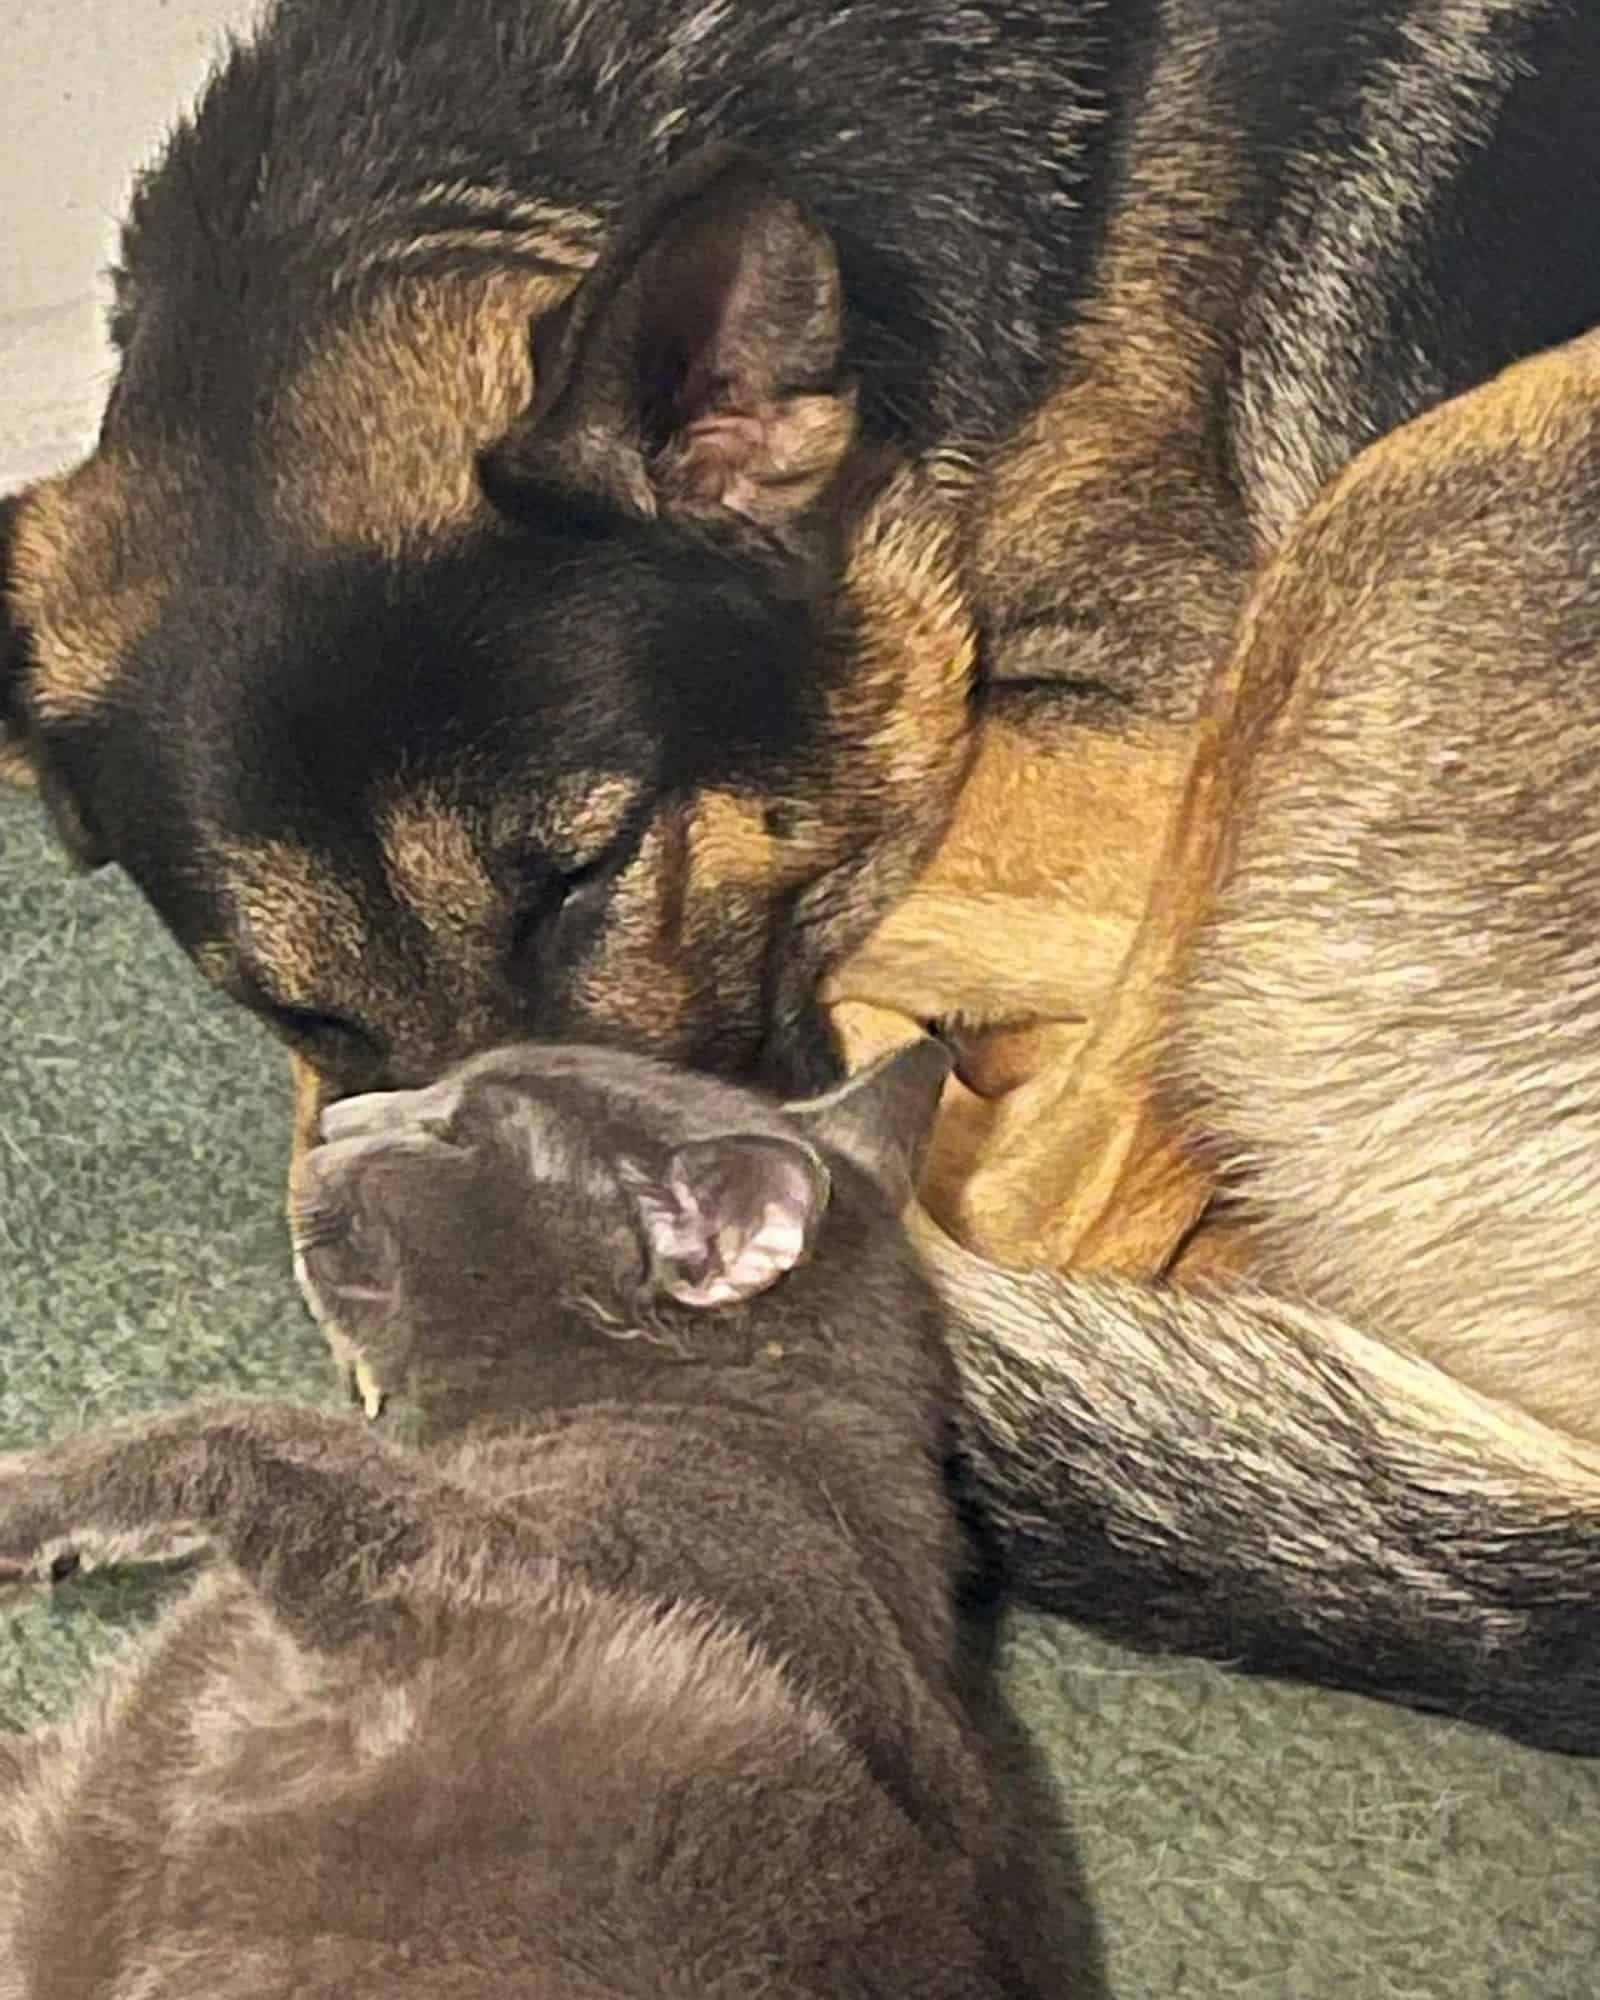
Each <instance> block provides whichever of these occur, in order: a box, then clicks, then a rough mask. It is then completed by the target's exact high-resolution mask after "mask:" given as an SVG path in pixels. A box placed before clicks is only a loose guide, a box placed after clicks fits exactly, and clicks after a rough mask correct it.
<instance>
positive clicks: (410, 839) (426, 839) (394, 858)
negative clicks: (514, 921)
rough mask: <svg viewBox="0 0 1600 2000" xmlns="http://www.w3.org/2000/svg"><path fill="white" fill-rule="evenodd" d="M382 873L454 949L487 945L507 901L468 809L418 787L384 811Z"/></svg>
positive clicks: (380, 831)
mask: <svg viewBox="0 0 1600 2000" xmlns="http://www.w3.org/2000/svg"><path fill="white" fill-rule="evenodd" d="M378 837H379V840H380V842H381V844H382V852H383V865H384V872H385V873H386V874H387V876H388V878H389V885H390V887H391V889H392V890H393V891H394V893H395V895H396V896H397V897H398V898H399V899H400V900H401V901H402V902H404V903H405V904H406V905H407V906H408V907H409V908H410V909H411V910H412V911H413V912H414V914H415V915H416V916H417V917H418V919H419V920H420V921H421V922H422V923H423V924H424V925H425V926H426V927H427V928H428V929H429V930H430V931H433V932H434V933H436V934H438V935H441V936H446V937H448V938H449V939H450V940H451V943H452V947H453V949H454V950H455V951H456V952H458V953H459V952H461V951H463V950H466V949H469V948H471V947H472V946H473V945H474V944H477V945H479V946H480V947H482V948H484V949H487V948H489V945H490V936H489V934H490V931H491V929H492V927H493V926H494V923H495V919H496V918H497V917H498V916H499V915H500V914H501V912H502V911H503V909H504V906H505V904H506V900H507V899H506V896H505V893H504V891H502V890H501V889H499V888H497V887H496V885H495V882H494V880H493V878H492V877H491V875H490V873H489V869H488V865H487V863H486V862H485V860H484V857H483V855H482V853H481V852H480V850H479V846H478V842H477V840H476V839H475V837H474V834H473V828H472V823H471V821H470V820H469V818H468V817H467V815H466V814H465V813H463V812H462V811H460V809H459V808H457V807H456V806H454V805H452V804H451V803H450V802H449V801H448V800H446V799H445V798H443V797H442V796H440V794H438V793H437V792H434V791H430V790H418V791H415V792H411V793H409V794H407V795H406V796H404V797H402V798H399V799H396V800H394V801H393V802H392V803H391V804H390V805H389V806H388V807H387V808H386V809H385V810H384V811H383V813H382V814H381V816H380V818H379V821H378Z"/></svg>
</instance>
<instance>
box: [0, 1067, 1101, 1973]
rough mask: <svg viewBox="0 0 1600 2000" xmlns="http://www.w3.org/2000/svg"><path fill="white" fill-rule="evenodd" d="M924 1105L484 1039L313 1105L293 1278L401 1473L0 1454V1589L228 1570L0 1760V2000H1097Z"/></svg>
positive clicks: (331, 1445) (369, 1439) (203, 1426)
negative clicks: (975, 1587)
mask: <svg viewBox="0 0 1600 2000" xmlns="http://www.w3.org/2000/svg"><path fill="white" fill-rule="evenodd" d="M942 1073H943V1060H942V1058H940V1057H938V1056H937V1055H935V1054H933V1053H932V1052H928V1051H919V1052H917V1053H916V1054H914V1055H913V1056H911V1057H910V1058H908V1059H902V1060H901V1061H900V1062H899V1064H898V1065H897V1066H895V1067H893V1068H891V1069H889V1070H887V1071H883V1072H880V1073H878V1074H877V1076H876V1078H875V1079H869V1080H868V1082H867V1083H866V1084H865V1085H863V1086H859V1087H858V1086H851V1087H847V1089H846V1091H845V1092H843V1093H840V1095H839V1097H838V1098H837V1100H836V1101H828V1100H824V1101H823V1107H822V1108H821V1109H820V1110H819V1111H818V1112H817V1113H816V1114H815V1115H805V1114H796V1115H793V1116H791V1115H789V1114H779V1113H776V1112H774V1111H772V1110H770V1109H768V1108H766V1107H765V1106H764V1105H763V1104H762V1102H761V1101H760V1100H758V1099H756V1098H755V1097H753V1096H751V1095H749V1094H748V1093H745V1092H742V1091H737V1090H734V1089H732V1088H730V1087H726V1086H723V1085H720V1084H716V1083H712V1082H710V1081H706V1080H701V1079H688V1078H686V1077H681V1076H675V1075H673V1074H672V1073H669V1072H665V1071H662V1070H659V1069H657V1068H655V1067H653V1066H651V1065H649V1064H645V1063H643V1062H634V1061H631V1060H630V1059H628V1058H621V1057H616V1056H597V1055H595V1054H594V1053H593V1052H588V1051H579V1050H551V1051H539V1052H526V1051H524V1052H516V1051H513V1052H510V1053H509V1054H507V1055H504V1056H494V1057H490V1058H487V1059H484V1060H482V1061H480V1062H479V1063H478V1064H477V1065H475V1066H474V1067H473V1069H472V1070H471V1071H469V1072H468V1073H467V1074H466V1076H465V1078H464V1079H463V1078H456V1079H450V1080H447V1082H446V1083H445V1084H442V1085H439V1086H435V1087H434V1088H433V1089H432V1090H430V1091H426V1092H415V1093H404V1094H401V1095H399V1096H396V1097H385V1098H374V1099H356V1100H352V1102H351V1103H350V1104H349V1105H346V1106H342V1107H340V1108H339V1109H338V1111H337V1112H336V1113H333V1114H330V1124H332V1125H333V1131H334V1138H333V1143H331V1144H329V1145H327V1146H324V1147H323V1148H321V1149H319V1150H318V1151H317V1152H316V1153H314V1154H313V1155H312V1156H311V1157H312V1161H313V1172H312V1175H311V1181H310V1188H309V1205H308V1207H307V1209H306V1211H305V1213H304V1214H303V1216H302V1218H301V1240H302V1251H301V1259H302V1269H303V1277H304V1282H305V1284H306V1287H307V1290H308V1294H309V1296H310V1297H311V1298H312V1301H313V1303H314V1305H315V1306H316V1308H317V1309H318V1311H319V1312H320V1313H322V1314H323V1315H324V1316H325V1317H326V1318H327V1319H328V1320H329V1321H330V1322H332V1323H334V1324H335V1325H336V1329H337V1330H336V1332H335V1333H334V1340H335V1346H336V1348H337V1347H341V1346H347V1351H348V1353H349V1354H350V1355H352V1356H359V1359H360V1364H361V1374H362V1379H363V1381H364V1382H365V1383H366V1384H367V1385H368V1387H369V1389H370V1388H372V1386H373V1385H377V1386H378V1387H381V1389H382V1390H383V1391H384V1392H385V1393H387V1394H389V1395H391V1396H392V1397H393V1398H394V1399H395V1401H396V1403H397V1404H406V1405H409V1407H410V1408H411V1410H412V1411H413V1412H414V1413H415V1417H416V1419H417V1420H418V1421H419V1422H420V1429H421V1435H422V1444H423V1448H421V1449H418V1448H415V1447H414V1446H412V1445H404V1444H400V1443H397V1442H391V1441H390V1440H388V1439H386V1438H384V1437H382V1436H380V1435H378V1434H377V1433H375V1432H374V1431H372V1430H370V1429H368V1428H366V1427H364V1426H362V1425H360V1424H359V1423H356V1422H354V1421H352V1420H349V1419H341V1418H337V1417H333V1416H328V1415H324V1414H321V1413H318V1412H315V1411H310V1410H301V1409H294V1408H290V1407H285V1406H280V1405H271V1404H256V1403H248V1402H244V1403H239V1404H235V1405H226V1406H221V1407H216V1406H213V1407H210V1408H207V1407H204V1406H202V1407H199V1408H196V1409H191V1410H182V1411H177V1412H174V1413H172V1414H170V1415H167V1416H162V1417H158V1418H155V1419H148V1420H142V1421H139V1422H136V1423H133V1424H130V1425H125V1426H121V1427H118V1428H115V1429H107V1430H100V1431H98V1432H91V1433H89V1434H87V1435H85V1436H83V1437H80V1438H77V1439H73V1440H71V1441H69V1442H67V1443H66V1444H64V1445H61V1446H57V1447H54V1448H51V1449H48V1450H44V1451H39V1452H34V1453H23V1454H16V1455H13V1456H12V1457H11V1458H9V1459H4V1460H0V1562H9V1563H10V1564H12V1565H14V1566H18V1567H20V1568H21V1569H22V1570H23V1571H24V1572H25V1573H27V1574H33V1575H36V1574H38V1573H40V1572H41V1571H43V1572H45V1573H48V1572H49V1571H50V1568H51V1565H52V1564H54V1565H55V1566H56V1568H57V1569H58V1570H59V1568H60V1567H61V1564H62V1557H63V1551H64V1550H67V1549H71V1550H72V1551H73V1552H74V1554H75V1555H96V1554H98V1555H100V1556H102V1557H110V1558H113V1559H114V1558H116V1557H118V1556H121V1557H127V1556H129V1555H138V1554H149V1553H152V1552H154V1551H155V1550H157V1549H159V1548H161V1547H164V1546H171V1545H172V1543H173V1540H174V1538H175V1537H180V1538H181V1537H183V1536H184V1535H191V1534H198V1535H199V1536H201V1537H203V1538H204V1539H205V1540H206V1541H207V1542H209V1543H210V1544H211V1546H212V1547H213V1548H214V1549H215V1550H216V1551H217V1553H218V1555H219V1556H220V1557H221V1558H223V1560H222V1561H221V1562H220V1563H219V1564H218V1566H217V1567H216V1568H215V1569H214V1570H213V1571H212V1572H211V1573H210V1574H209V1575H208V1576H207V1577H206V1578H205V1579H204V1580H203V1581H202V1582H201V1583H200V1585H199V1586H198V1587H197V1588H196V1589H195V1590H194V1591H193V1592H192V1594H191V1595H190V1596H189V1597H188V1599H187V1600H186V1601H185V1602H184V1603H183V1605H182V1606H181V1607H179V1609H178V1610H177V1611H176V1612H175V1613H174V1614H172V1615H171V1616H170V1617H169V1618H168V1619H167V1620H166V1622H165V1623H164V1624H163V1625H162V1626H161V1627H160V1628H159V1630H158V1632H157V1634H156V1635H155V1637H154V1638H153V1639H152V1640H151V1641H150V1642H149V1643H148V1644H147V1645H145V1646H143V1647H141V1648H140V1649H139V1650H138V1651H137V1652H136V1653H135V1654H134V1656H133V1657H132V1658H131V1659H130V1660H129V1661H128V1662H127V1663H126V1664H124V1665H123V1666H122V1667H120V1668H119V1669H118V1670H117V1671H116V1672H115V1673H114V1674H113V1675H112V1676H111V1677H110V1678H109V1680H108V1682H107V1683H106V1684H105V1685H104V1686H103V1687H102V1688H101V1689H100V1690H99V1691H98V1692H97V1693H96V1694H95V1695H94V1696H93V1697H92V1699H91V1700H90V1702H89V1703H88V1704H87V1706H86V1707H85V1709H84V1710H83V1711H82V1712H81V1713H80V1714H79V1715H77V1716H76V1717H75V1718H73V1719H72V1720H70V1721H68V1722H67V1723H66V1724H64V1725H63V1726H62V1727H61V1728H60V1729H58V1730H56V1731H53V1732H50V1733H48V1734H46V1735H44V1736H41V1737H38V1738H33V1739H26V1740H23V1741H22V1742H20V1743H12V1744H11V1745H10V1746H9V1747H7V1748H5V1749H4V1751H3V1752H0V1995H4V1996H5V2000H24V1996H25V2000H113V1997H114V2000H202V1996H203V2000H236V1997H237V2000H243V1996H245V1995H249V1996H250V1997H251V2000H267V1996H279V1995H282V1996H284V2000H289V1996H291V1995H292V1996H295V2000H312V1996H316V1995H330V1996H331V1995H333V1994H338V1995H340V1996H341V2000H356V1996H362V1997H363V2000H365V1996H378V1995H391V1994H394V1995H407V1996H416V2000H421V1996H422V1995H428V1996H430V2000H458V1996H459V2000H467V1996H473V1997H474V2000H488V1996H489V1995H491V1994H492V1995H495V1996H501V1995H506V1996H511V1995H526V1996H530V2000H531V1996H534V1995H537V1996H539V2000H598V1996H601V1995H606V1996H613V1995H630V1996H631V1995H640V1996H643V1995H661V1996H668V1995H672V1996H678V1995H682V1996H684V2000H688V1996H690V1995H693V1996H695V2000H713V1996H735V1995H737V1996H746V1995H749V1996H755V1995H761V1996H779V1995H792V1996H796V2000H798V1996H802V1995H817V1996H820V1995H823V1994H827V1995H830V1996H844V1995H860V1996H867V1995H884V1996H888V1995H893V1994H906V1995H910V1994H916V1995H917V1996H918V2000H941V1997H942V1996H948V2000H1002V1996H1017V1995H1031V1994H1045V1993H1051V1994H1056V1993H1059V1994H1063V1995H1065V1994H1079V1993H1084V1992H1088V1991H1092V1990H1093V1982H1094V1974H1093V1971H1092V1968H1091V1967H1090V1966H1089V1965H1088V1963H1087V1962H1086V1961H1087V1956H1088V1952H1087V1947H1086V1948H1085V1951H1084V1953H1083V1955H1082V1956H1077V1962H1074V1958H1075V1953H1074V1950H1073V1947H1072V1946H1071V1945H1070V1944H1069V1943H1068V1942H1067V1941H1066V1930H1065V1925H1066V1919H1067V1912H1066V1910H1065V1908H1063V1909H1062V1911H1061V1915H1062V1930H1061V1935H1060V1936H1059V1937H1055V1938H1052V1937H1048V1936H1046V1934H1045V1930H1046V1926H1045V1921H1044V1918H1043V1915H1042V1903H1043V1898H1042V1897H1041V1896H1040V1895H1038V1894H1036V1893H1034V1892H1033V1891H1031V1890H1030V1888H1029V1876H1030V1874H1031V1870H1032V1862H1033V1859H1034V1858H1036V1857H1035V1856H1034V1855H1033V1854H1032V1853H1031V1852H1030V1850H1033V1849H1035V1848H1038V1847H1039V1846H1041V1845H1044V1846H1048V1843H1041V1842H1040V1840H1039V1835H1038V1828H1037V1799H1036V1795H1035V1793H1034V1791H1033V1784H1032V1779H1031V1777H1030V1776H1029V1774H1028V1773H1027V1772H1026V1771H1025V1770H1024V1769H1023V1768H1022V1766H1021V1764H1020V1763H1019V1762H1017V1761H1016V1759H1015V1749H1014V1745H1013V1744H1012V1743H1011V1740H1010V1738H1009V1736H1008V1733H1007V1731H1006V1729H1005V1727H1004V1725H1003V1723H1002V1721H1001V1720H1000V1718H999V1717H998V1715H996V1714H995V1713H993V1712H992V1704H991V1700H990V1696H989V1693H988V1689H987V1685H986V1675H985V1667H984V1660H983V1657H982V1653H983V1645H982V1641H983V1638H984V1621H983V1618H982V1616H981V1615H980V1614H979V1613H977V1612H976V1611H975V1610H974V1608H973V1606H972V1604H971V1602H970V1586H971V1584H972V1583H973V1581H974V1579H975V1575H976V1571H975V1569H974V1564H975V1558H976V1553H977V1552H976V1550H975V1547H974V1545H973V1543H972V1541H971V1540H970V1539H969V1533H968V1530H967V1529H966V1528H965V1527H964V1526H963V1524H962V1523H961V1522H960V1520H959V1519H958V1517H957V1513H956V1510H955V1508H954V1506H953V1505H952V1502H951V1500H950V1497H949V1494H948V1492H947V1489H946V1483H945V1459H946V1455H947V1450H948V1427H949V1424H950V1418H951V1407H952V1398H951V1393H950V1384H951V1375H950V1371H949V1364H948V1361H947V1359H946V1357H945V1355H944V1354H943V1352H942V1348H941V1342H940V1338H939V1327H938V1316H937V1309H936V1306H935V1304H934V1301H933V1298H932V1294H931V1293H930V1292H929V1290H928V1288H927V1285H926V1281H925V1280H924V1278H923V1277H922V1275H921V1273H920V1271H919V1268H918V1265H917V1263H916V1261H915V1259H914V1258H913V1256H912V1254H911V1252H910V1250H909V1247H908V1245H907V1244H906V1242H905V1239H904V1237H903V1235H902V1233H901V1231H900V1230H899V1229H898V1227H896V1226H895V1224H894V1221H893V1211H894V1206H895V1204H896V1201H897V1199H898V1196H899V1195H900V1194H901V1193H903V1191H904V1186H905V1180H904V1176H905V1173H906V1171H907V1162H908V1159H909V1149H910V1147H912V1146H914V1145H915V1144H918V1143H920V1137H921V1133H922V1130H923V1128H924V1127H925V1125H926V1123H927V1121H928V1119H929V1117H930V1116H931V1111H932V1106H933V1102H934V1098H935V1095H936V1092H937V1087H938V1082H939V1080H940V1078H941V1076H942ZM895 1100H899V1102H900V1103H901V1104H902V1106H904V1107H905V1115H901V1116H895V1115H893V1114H894V1112H895ZM335 1120H337V1121H339V1122H338V1123H337V1124H334V1123H333V1121H335ZM908 1124H909V1126H910V1127H911V1128H912V1130H913V1133H914V1136H913V1138H912V1139H911V1140H910V1141H908V1142H907V1144H906V1145H901V1143H900V1141H899V1140H898V1139H897V1138H896V1137H894V1136H892V1135H893V1133H894V1132H895V1131H896V1130H898V1129H899V1128H901V1127H905V1126H907V1125H908ZM878 1126H882V1127H883V1129H884V1133H885V1136H883V1137H881V1138H878V1139H874V1140H873V1141H872V1151H873V1152H875V1153H876V1155H877V1159H876V1160H873V1159H872V1158H871V1157H869V1155H868V1154H867V1153H865V1152H863V1151H862V1145H863V1139H864V1135H865V1134H867V1133H868V1132H869V1131H871V1130H873V1129H874V1128H876V1127H878ZM841 1147H842V1148H844V1150H840V1149H841ZM852 1150H854V1151H855V1152H856V1153H857V1155H858V1156H859V1160H861V1161H865V1164H861V1163H858V1159H857V1158H852V1157H851V1156H850V1154H851V1151H852ZM878 1166H881V1167H882V1169H883V1182H882V1184H881V1185H880V1184H879V1182H878V1180H877V1179H875V1177H874V1169H875V1168H876V1167H878ZM813 1238H815V1240H816V1244H817V1249H818V1255H817V1256H816V1257H815V1258H810V1257H808V1256H807V1255H806V1252H807V1251H808V1250H809V1248H810V1247H811V1244H812V1241H813ZM791 1267H792V1268H791ZM780 1273H781V1274H783V1275H782V1282H781V1283H777V1284H775V1285H774V1284H773V1283H772V1280H773V1279H774V1278H775V1277H776V1276H777V1275H778V1274H780ZM707 1308H709V1309H707Z"/></svg>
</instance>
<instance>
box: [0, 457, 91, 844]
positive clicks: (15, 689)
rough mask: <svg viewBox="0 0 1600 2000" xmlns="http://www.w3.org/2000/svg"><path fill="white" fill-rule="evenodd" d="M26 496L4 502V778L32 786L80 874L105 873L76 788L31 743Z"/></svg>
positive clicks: (0, 724)
mask: <svg viewBox="0 0 1600 2000" xmlns="http://www.w3.org/2000/svg"><path fill="white" fill-rule="evenodd" d="M26 498H27V495H26V493H25V492H24V493H12V494H8V495H7V496H6V498H5V499H3V500H0V778H4V777H13V778H18V779H21V780H23V781H24V782H28V781H31V782H33V783H34V784H36V785H37V786H38V788H39V796H40V798H41V799H42V800H43V802H44V806H45V810H46V811H47V812H48V813H49V815H50V820H51V824H52V825H53V826H54V827H55V830H56V833H57V836H58V837H59V839H60V841H61V844H62V846H63V847H65V848H66V850H67V852H68V853H69V854H70V855H71V856H72V859H73V860H74V861H75V862H76V863H77V865H78V866H79V867H80V868H101V867H103V866H104V865H105V863H106V862H107V861H109V860H110V858H111V857H110V854H109V852H108V851H107V848H106V844H105V842H104V841H103V840H102V839H101V838H100V835H99V834H98V832H97V831H96V830H95V827H94V825H93V823H92V821H91V819H90V816H89V813H88V811H87V810H86V809H85V807H84V806H83V805H82V804H81V802H80V801H79V800H78V799H77V797H76V796H75V794H74V792H73V789H72V787H71V786H70V785H69V784H68V783H67V781H66V780H65V779H64V778H63V776H62V775H61V773H60V772H59V771H58V770H56V769H55V768H54V766H53V764H52V762H51V760H50V759H49V758H48V757H46V756H44V755H42V754H41V752H40V749H39V746H38V744H37V743H36V742H34V741H32V740H31V739H30V732H29V731H28V728H27V726H26V717H25V715H24V713H23V706H22V681H23V674H24V671H25V670H26V667H27V661H28V635H27V633H26V632H25V631H24V630H23V628H22V626H21V625H20V624H19V623H18V622H17V617H16V613H15V611H14V610H13V608H12V602H11V551H12V543H13V541H14V539H15V536H16V531H17V520H18V517H19V516H20V514H21V512H22V503H23V501H24V500H25V499H26Z"/></svg>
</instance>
